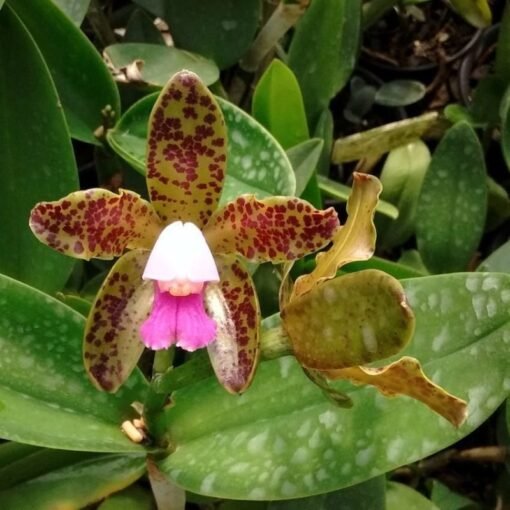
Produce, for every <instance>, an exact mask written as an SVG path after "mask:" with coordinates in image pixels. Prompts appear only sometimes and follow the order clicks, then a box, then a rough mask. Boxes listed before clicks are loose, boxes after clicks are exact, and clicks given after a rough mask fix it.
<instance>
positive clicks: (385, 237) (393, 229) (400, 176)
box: [376, 140, 430, 247]
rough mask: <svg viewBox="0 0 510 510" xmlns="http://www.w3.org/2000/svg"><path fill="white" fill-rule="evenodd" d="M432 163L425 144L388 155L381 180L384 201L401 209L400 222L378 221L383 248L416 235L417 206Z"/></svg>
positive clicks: (416, 141)
mask: <svg viewBox="0 0 510 510" xmlns="http://www.w3.org/2000/svg"><path fill="white" fill-rule="evenodd" d="M429 163H430V151H429V149H428V147H427V146H426V145H425V144H424V143H423V142H422V141H421V140H415V141H413V142H410V143H408V144H407V145H403V146H402V147H399V148H397V149H393V150H392V151H391V152H390V153H389V154H388V157H387V159H386V162H385V163H384V167H383V169H382V172H381V177H380V179H381V183H382V185H383V190H382V193H381V198H382V199H384V200H386V201H387V202H389V203H391V204H394V205H395V206H396V207H397V209H398V218H396V219H395V220H393V221H392V220H389V219H387V218H386V217H382V216H378V217H377V219H376V227H377V234H378V240H379V242H380V244H381V246H385V247H393V246H398V245H400V244H403V243H404V242H405V241H407V240H408V239H409V238H410V237H411V236H412V235H413V233H414V231H415V221H416V206H417V203H418V197H419V195H420V190H421V186H422V183H423V179H424V177H425V173H426V172H427V168H428V166H429Z"/></svg>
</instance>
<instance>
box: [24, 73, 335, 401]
mask: <svg viewBox="0 0 510 510" xmlns="http://www.w3.org/2000/svg"><path fill="white" fill-rule="evenodd" d="M226 160H227V153H226V132H225V123H224V119H223V115H222V113H221V110H220V109H219V107H218V104H217V102H216V101H215V99H214V97H213V96H212V95H211V93H210V92H209V91H208V89H207V88H206V87H205V86H204V85H203V84H202V83H201V81H200V79H199V78H198V77H197V76H196V75H195V74H193V73H191V72H188V71H182V72H179V73H177V74H176V75H175V76H173V77H172V78H171V79H170V81H169V83H168V84H167V86H166V87H165V88H164V89H163V91H162V92H161V94H160V96H159V99H158V101H157V102H156V104H155V106H154V108H153V111H152V114H151V117H150V120H149V139H148V152H147V188H148V193H149V196H150V199H151V202H150V203H149V202H147V201H146V200H144V199H143V198H141V197H140V196H139V195H137V194H135V193H133V192H131V191H127V190H120V193H119V194H114V193H112V192H110V191H107V190H104V189H91V190H87V191H78V192H75V193H71V194H70V195H68V196H67V197H64V198H63V199H61V200H58V201H55V202H42V203H39V204H37V205H36V206H35V207H34V209H33V211H32V213H31V217H30V227H31V229H32V231H33V232H34V234H35V235H36V236H37V238H38V239H39V240H40V241H42V242H43V243H45V244H47V245H48V246H50V247H51V248H53V249H55V250H57V251H59V252H61V253H64V254H66V255H70V256H73V257H76V258H80V259H85V260H89V259H91V258H94V257H95V258H102V259H110V258H113V257H120V258H119V260H118V261H117V262H116V263H115V264H114V266H113V267H112V269H111V271H110V273H109V275H108V276H107V278H106V280H105V281H104V283H103V285H102V287H101V289H100V291H99V293H98V295H97V297H96V299H95V302H94V304H93V306H92V310H91V312H90V315H89V318H88V321H87V326H86V329H85V336H84V343H83V357H84V362H85V367H86V369H87V372H88V374H89V376H90V378H91V379H92V381H93V383H94V384H95V385H96V386H97V387H98V388H99V389H102V390H106V391H110V392H114V391H116V390H117V389H118V388H119V387H120V385H122V383H123V382H124V381H125V380H126V378H127V377H128V376H129V374H130V373H131V372H132V370H133V369H134V367H135V366H136V364H137V362H138V360H139V358H140V356H141V354H142V351H143V348H144V346H145V347H148V348H149V349H153V350H161V349H168V348H169V347H171V346H172V345H174V344H175V345H177V346H178V347H181V348H183V349H184V350H187V351H194V350H195V349H198V348H202V347H206V346H207V348H208V351H209V355H210V358H211V362H212V365H213V367H214V369H215V372H216V375H217V377H218V379H219V381H220V382H221V384H222V385H223V386H224V387H225V388H226V389H227V390H228V391H230V392H234V393H238V392H241V391H243V390H245V389H246V388H247V386H248V385H249V383H250V381H251V379H252V377H253V373H254V370H255V368H256V364H257V360H258V355H259V322H260V312H259V305H258V301H257V296H256V293H255V290H254V285H253V282H252V279H251V277H250V275H249V272H248V271H247V269H246V268H245V266H244V262H243V261H242V260H241V258H242V259H244V260H247V261H251V262H256V263H257V262H267V261H271V262H273V263H281V262H288V261H293V260H296V259H298V258H301V257H303V256H304V255H306V254H308V253H311V252H314V251H317V250H319V249H321V248H323V247H324V246H325V245H327V244H328V243H329V242H330V241H331V238H332V236H333V235H334V233H335V232H336V230H337V229H338V228H339V221H338V217H337V213H336V212H335V210H334V209H333V208H329V209H327V210H325V211H320V210H317V209H315V208H314V207H313V206H311V205H310V204H309V203H307V202H306V201H304V200H301V199H298V198H293V197H271V198H265V199H262V200H258V199H257V198H256V197H255V196H254V195H243V196H240V197H238V198H237V199H236V200H234V201H232V202H230V203H227V204H225V205H224V206H222V207H219V208H218V204H219V201H220V196H221V192H222V187H223V182H224V178H225V166H226ZM126 250H130V251H128V252H126V253H125V251H126Z"/></svg>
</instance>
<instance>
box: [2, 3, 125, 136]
mask: <svg viewBox="0 0 510 510" xmlns="http://www.w3.org/2000/svg"><path fill="white" fill-rule="evenodd" d="M9 5H11V6H12V7H13V8H14V10H15V11H16V12H17V14H18V15H19V16H20V18H21V19H22V21H23V23H24V24H25V25H26V27H27V28H28V30H29V31H30V35H31V36H32V37H33V38H34V40H35V42H36V43H37V46H38V47H39V49H40V50H41V52H42V54H43V55H44V60H45V61H46V63H47V65H48V67H49V69H50V71H51V74H52V77H53V80H54V81H55V85H56V87H57V91H58V95H59V99H60V102H61V103H62V106H63V108H64V113H65V116H66V120H67V123H68V125H69V130H70V132H71V135H72V136H73V137H74V138H77V139H78V140H82V141H84V142H88V143H98V142H97V140H96V138H95V136H94V131H95V130H96V129H97V128H98V127H99V126H101V125H102V124H103V116H102V114H101V110H103V108H105V107H106V106H110V107H111V108H112V110H113V111H114V112H115V114H116V115H118V114H119V111H120V101H119V93H118V91H117V87H116V86H115V83H114V82H113V80H112V77H111V75H110V72H109V71H108V69H107V67H106V65H105V64H104V63H103V61H102V60H101V57H100V55H99V53H98V52H97V50H96V49H95V48H94V46H93V45H92V43H91V42H90V41H89V40H88V39H87V37H86V36H85V34H84V33H82V32H81V31H80V29H79V28H78V27H76V26H75V25H74V24H73V22H72V21H71V20H69V19H68V18H67V17H66V15H65V14H64V13H63V12H62V11H61V10H60V9H59V8H58V7H57V6H55V5H54V4H53V3H52V2H49V1H48V0H33V1H31V2H29V3H27V2H25V0H9ZM18 51H19V50H18ZM17 54H19V53H17ZM20 81H21V80H18V85H19V83H20ZM28 83H33V81H31V80H30V81H28Z"/></svg>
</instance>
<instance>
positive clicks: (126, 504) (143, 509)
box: [98, 486, 154, 510]
mask: <svg viewBox="0 0 510 510" xmlns="http://www.w3.org/2000/svg"><path fill="white" fill-rule="evenodd" d="M98 510H154V503H153V499H152V496H151V493H150V492H149V491H147V490H144V489H142V488H141V487H136V486H135V487H128V488H127V489H124V490H123V491H121V492H118V493H117V494H114V495H113V496H110V497H109V498H107V499H106V500H105V501H104V502H103V503H101V504H100V505H99V507H98Z"/></svg>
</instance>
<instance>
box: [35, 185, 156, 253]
mask: <svg viewBox="0 0 510 510" xmlns="http://www.w3.org/2000/svg"><path fill="white" fill-rule="evenodd" d="M30 228H31V229H32V232H33V233H34V234H35V236H36V237H37V238H38V239H39V240H40V241H41V242H42V243H44V244H46V245H48V246H50V247H51V248H53V249H54V250H57V251H59V252H61V253H65V254H66V255H70V256H71V257H75V258H79V259H85V260H89V259H91V258H102V259H111V258H113V257H118V256H120V255H122V253H124V250H125V249H126V248H147V249H150V248H152V246H153V245H154V243H155V241H156V239H157V237H158V235H159V233H160V232H161V229H162V228H163V226H162V224H161V222H160V220H159V218H158V216H157V214H156V213H155V212H154V209H153V208H152V206H151V204H149V203H148V202H147V201H145V200H143V199H142V198H140V196H139V195H137V194H136V193H133V192H132V191H128V190H120V193H119V194H118V195H117V194H116V193H112V192H111V191H108V190H105V189H101V188H94V189H90V190H87V191H76V192H74V193H71V194H70V195H67V196H66V197H64V198H61V199H60V200H57V201H55V202H41V203H39V204H37V205H36V206H35V207H34V208H33V209H32V212H31V214H30Z"/></svg>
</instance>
